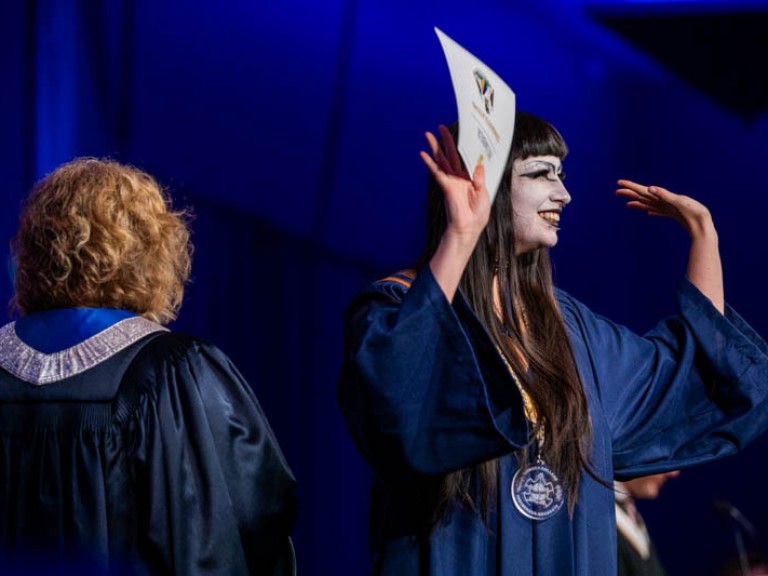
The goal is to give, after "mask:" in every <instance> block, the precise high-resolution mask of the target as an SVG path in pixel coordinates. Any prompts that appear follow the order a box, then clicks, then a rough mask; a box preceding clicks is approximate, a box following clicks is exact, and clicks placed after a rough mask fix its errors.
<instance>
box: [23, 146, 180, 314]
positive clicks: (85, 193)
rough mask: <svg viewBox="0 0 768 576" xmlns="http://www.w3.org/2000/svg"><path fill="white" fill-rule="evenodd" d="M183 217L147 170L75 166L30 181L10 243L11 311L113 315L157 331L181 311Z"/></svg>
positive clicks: (95, 162) (102, 163)
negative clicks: (148, 323)
mask: <svg viewBox="0 0 768 576" xmlns="http://www.w3.org/2000/svg"><path fill="white" fill-rule="evenodd" d="M188 220H189V214H188V212H186V211H184V210H181V211H174V210H173V208H172V206H171V201H170V198H169V197H168V196H167V195H166V194H165V193H164V191H163V190H162V189H161V188H160V186H159V184H158V183H157V181H156V180H155V179H154V178H153V177H152V176H150V175H149V174H147V173H146V172H144V171H142V170H139V169H137V168H134V167H132V166H126V165H123V164H119V163H118V162H115V161H112V160H102V159H97V158H77V159H75V160H73V161H71V162H68V163H67V164H64V165H62V166H60V167H59V168H57V169H56V170H55V171H54V172H52V173H51V174H49V175H48V176H46V177H45V178H43V179H42V180H41V181H40V182H38V183H37V184H36V185H35V187H34V188H33V190H32V192H31V193H30V195H29V197H28V198H27V200H26V202H25V204H24V207H23V210H22V214H21V217H20V222H19V229H18V232H17V234H16V236H15V237H14V238H13V240H12V248H13V252H14V258H15V261H16V264H17V266H18V268H17V271H16V281H15V282H16V295H15V296H14V301H13V304H14V305H15V306H16V307H17V308H18V309H19V310H20V311H21V312H22V313H23V314H28V313H30V312H36V311H41V310H50V309H54V308H72V307H88V308H120V309H123V310H130V311H132V312H135V313H136V314H139V315H140V316H143V317H145V318H148V319H150V320H154V321H155V322H160V323H162V324H165V323H167V322H169V321H171V320H173V319H174V318H176V314H177V313H178V310H179V308H180V307H181V302H182V299H183V296H184V284H185V283H186V281H187V280H188V278H189V273H190V267H191V256H192V244H191V242H190V232H189V229H188V225H187V223H188Z"/></svg>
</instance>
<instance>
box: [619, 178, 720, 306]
mask: <svg viewBox="0 0 768 576" xmlns="http://www.w3.org/2000/svg"><path fill="white" fill-rule="evenodd" d="M618 184H619V189H618V190H616V195H617V196H621V197H623V198H626V199H627V200H628V202H627V207H628V208H634V209H636V210H643V211H645V212H647V213H648V214H650V215H651V216H664V217H666V218H672V219H673V220H676V221H677V222H679V223H680V224H681V225H682V226H683V228H685V229H686V230H687V231H688V234H690V236H691V249H690V252H689V254H688V279H689V280H690V281H691V282H692V283H693V284H694V285H695V286H696V287H697V288H698V289H699V290H700V291H701V293H702V294H704V295H705V296H706V297H707V298H709V299H710V300H711V301H712V304H713V305H714V306H715V308H717V309H718V310H719V311H720V313H723V312H724V310H725V295H724V289H723V268H722V263H721V261H720V251H719V248H718V237H717V230H715V224H714V222H713V221H712V215H711V214H710V212H709V209H708V208H707V207H706V206H704V205H703V204H702V203H701V202H698V201H696V200H694V199H693V198H690V197H689V196H683V195H682V194H674V193H672V192H670V191H669V190H667V189H665V188H661V187H659V186H643V185H642V184H638V183H636V182H632V181H631V180H619V181H618Z"/></svg>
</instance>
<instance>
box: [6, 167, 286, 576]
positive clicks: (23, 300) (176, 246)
mask: <svg viewBox="0 0 768 576" xmlns="http://www.w3.org/2000/svg"><path fill="white" fill-rule="evenodd" d="M14 252H15V257H16V263H17V266H18V269H17V272H16V278H15V282H16V295H15V305H16V307H17V308H18V310H19V311H20V312H21V317H20V318H19V319H18V320H17V321H15V322H12V323H10V324H6V325H5V326H3V327H2V328H0V574H14V575H16V574H30V575H31V574H41V573H44V574H89V575H90V574H119V575H144V574H164V575H165V574H178V575H197V574H206V575H214V574H216V575H240V574H242V575H245V574H258V575H289V574H294V559H293V549H292V544H291V542H290V539H289V534H290V532H291V530H292V527H293V524H294V520H295V514H296V505H295V495H294V485H295V481H294V478H293V475H292V474H291V471H290V469H289V468H288V466H287V464H286V462H285V459H284V457H283V455H282V453H281V451H280V448H279V446H278V444H277V441H276V439H275V437H274V434H273V432H272V430H271V429H270V427H269V424H268V422H267V419H266V417H265V416H264V413H263V412H262V410H261V407H260V406H259V403H258V401H257V399H256V397H255V396H254V394H253V391H252V390H251V388H250V387H249V385H248V384H247V383H246V382H245V380H244V379H243V377H242V376H241V375H240V373H239V372H238V370H237V368H235V366H233V364H232V362H231V361H230V360H229V359H228V358H227V357H226V356H225V355H224V354H223V353H222V352H221V351H220V350H219V349H218V348H216V347H215V346H214V345H212V344H210V343H208V342H205V341H203V340H200V339H198V338H195V337H192V336H187V335H183V334H176V333H171V332H169V331H168V329H166V328H165V327H164V324H166V323H167V322H169V321H170V320H172V319H173V318H174V317H175V316H176V313H177V311H178V308H179V306H180V305H181V302H182V296H183V292H184V284H185V282H186V280H187V278H188V276H189V272H190V256H191V244H190V242H189V231H188V229H187V225H186V217H185V214H184V212H180V211H174V210H173V209H172V207H171V205H170V201H169V199H168V198H167V196H166V195H165V194H164V193H163V191H162V190H161V189H160V187H159V186H158V184H157V182H156V181H155V180H154V179H153V178H152V177H151V176H149V175H148V174H146V173H144V172H142V171H140V170H138V169H135V168H132V167H129V166H124V165H121V164H118V163H116V162H113V161H104V160H97V159H78V160H74V161H72V162H70V163H68V164H65V165H64V166H62V167H60V168H58V169H57V170H55V171H54V172H53V173H51V174H50V175H48V176H46V177H45V178H44V179H43V180H42V181H41V182H40V183H39V184H37V186H36V187H35V188H34V190H33V191H32V193H31V195H30V196H29V198H28V199H27V201H26V204H25V206H24V209H23V212H22V215H21V220H20V226H19V230H18V233H17V236H16V237H15V239H14Z"/></svg>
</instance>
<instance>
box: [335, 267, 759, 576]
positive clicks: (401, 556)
mask: <svg viewBox="0 0 768 576" xmlns="http://www.w3.org/2000/svg"><path fill="white" fill-rule="evenodd" d="M409 284H410V280H409V279H408V278H407V277H405V276H404V275H402V274H399V275H395V276H393V277H390V278H388V279H385V280H383V281H380V282H377V283H375V284H373V286H372V287H371V288H370V290H368V291H367V292H365V293H364V294H362V295H361V296H360V297H359V298H358V299H357V300H356V301H355V302H354V303H353V305H352V307H351V308H350V311H349V315H348V325H347V356H346V361H345V365H344V369H343V373H342V376H341V379H340V385H339V400H340V404H341V407H342V411H343V413H344V417H345V419H346V422H347V425H348V428H349V430H350V432H351V434H352V436H353V438H354V440H355V443H356V445H357V447H358V449H359V451H360V452H361V454H362V455H363V457H364V458H365V460H366V461H367V462H368V463H369V464H370V466H371V467H372V468H373V471H374V489H373V499H372V506H371V524H372V539H371V541H372V554H373V573H374V574H380V575H388V576H389V575H392V576H411V575H416V574H419V575H427V574H429V575H435V576H437V575H440V576H459V575H467V576H468V575H473V576H477V575H482V576H486V575H487V576H491V575H494V576H512V575H530V574H536V575H537V576H567V575H571V574H573V575H580V576H615V574H616V569H617V565H616V527H615V511H614V495H613V491H612V490H611V488H606V487H605V486H603V485H601V484H599V483H598V482H596V481H595V480H594V479H592V478H591V477H590V476H588V475H586V474H584V475H582V479H581V485H580V491H579V499H578V504H577V506H576V508H575V512H574V514H573V518H569V515H568V513H567V510H566V507H563V509H561V510H560V512H559V513H558V514H557V515H555V516H554V517H552V518H550V519H547V520H544V521H532V520H529V519H527V518H525V517H523V516H522V515H521V514H520V513H519V512H517V510H516V509H515V507H514V504H513V502H512V499H511V495H510V484H511V481H512V477H513V475H514V473H515V471H516V470H517V468H518V464H517V460H516V458H515V451H516V450H517V449H518V448H519V447H520V446H522V445H523V444H524V443H525V442H526V437H527V432H526V421H525V418H524V416H523V408H522V403H521V398H520V395H519V393H518V392H517V389H516V387H515V384H514V383H513V381H512V380H511V378H510V375H509V372H508V370H507V367H506V365H505V364H504V362H503V360H502V359H501V357H500V356H499V354H498V353H497V351H496V348H495V346H494V344H493V342H492V341H491V340H490V338H489V336H488V335H487V333H486V331H485V330H484V328H483V327H482V325H481V324H480V323H479V321H478V320H477V318H476V317H475V316H474V314H473V313H472V311H471V310H470V309H469V307H468V305H467V303H466V301H465V300H464V299H463V297H462V296H461V294H458V295H457V296H456V298H455V299H454V303H453V304H452V305H451V304H449V303H448V301H447V300H446V298H445V297H444V295H443V293H442V291H441V290H440V288H439V286H438V285H437V283H436V281H435V279H434V277H433V276H432V274H431V272H430V271H429V269H428V268H425V269H424V270H423V271H422V272H421V273H420V274H419V275H418V277H417V278H416V279H415V280H414V281H413V285H412V286H411V287H410V289H409V288H408V285H409ZM557 299H558V302H559V305H560V308H561V310H562V312H563V316H564V319H565V323H566V326H567V330H568V334H569V336H570V339H571V343H572V346H573V352H574V355H575V359H576V363H577V365H578V369H579V373H580V375H581V380H582V383H583V385H584V389H585V392H586V395H587V401H588V406H589V413H590V418H591V420H592V429H593V434H594V440H593V446H592V453H591V457H592V461H593V462H594V465H595V468H596V471H597V473H598V474H599V476H600V477H601V478H603V479H604V480H606V481H608V482H609V484H610V482H611V481H612V480H613V478H614V476H616V477H617V478H619V479H622V478H629V477H634V476H638V475H643V474H650V473H655V472H661V471H667V470H672V469H680V468H685V467H687V466H691V465H694V464H698V463H701V462H706V461H709V460H712V459H714V458H718V457H721V456H725V455H726V454H731V453H733V452H735V451H736V450H737V449H738V448H739V447H741V446H742V445H744V444H745V443H747V442H749V441H750V440H752V439H753V438H754V437H755V436H756V435H758V434H759V433H761V432H762V431H763V429H764V428H765V427H766V425H767V424H768V410H767V408H768V407H766V405H765V402H766V399H768V355H767V352H768V347H767V346H766V343H765V342H764V341H763V340H762V339H761V338H760V337H759V336H758V335H757V334H756V333H755V332H754V331H753V330H752V329H751V328H750V327H749V326H748V325H747V323H746V322H745V321H744V320H743V319H742V318H741V317H740V316H739V315H738V314H737V313H736V312H735V311H734V310H732V309H731V308H730V307H728V308H727V311H726V314H725V316H723V315H721V314H719V313H718V311H717V310H716V309H715V308H714V307H713V306H712V304H711V302H710V301H709V300H708V299H707V298H706V297H704V296H703V295H702V294H701V293H700V292H699V291H698V290H697V289H696V288H695V287H694V286H693V285H692V284H691V283H690V282H688V281H687V280H684V281H683V283H682V284H681V287H680V290H679V304H680V315H679V316H676V317H672V318H669V319H667V320H665V321H663V322H661V323H660V324H659V325H658V326H657V327H656V328H655V329H654V330H653V331H651V332H650V333H648V334H646V335H645V336H639V335H636V334H634V333H632V332H631V331H630V330H628V329H627V328H625V327H622V326H619V325H617V324H615V323H613V322H611V321H609V320H607V319H605V318H603V317H601V316H599V315H597V314H594V313H593V312H591V311H590V310H589V309H588V308H587V307H586V306H584V305H583V304H581V303H580V302H578V301H576V300H575V299H574V298H572V297H571V296H569V295H568V294H566V293H564V292H561V291H558V292H557ZM494 458H498V459H499V472H498V486H499V489H498V494H497V495H496V499H495V502H494V503H493V504H492V506H491V510H490V512H489V515H488V516H487V520H486V522H485V524H484V523H483V521H482V519H481V517H480V515H479V514H478V513H477V512H475V511H473V510H472V509H470V508H469V507H468V506H461V505H457V506H454V507H453V509H452V510H451V511H450V512H449V513H448V514H447V515H446V516H445V518H444V519H443V521H442V522H440V523H439V524H438V525H437V526H436V527H435V528H434V529H433V530H432V531H431V532H426V533H425V531H424V530H423V526H424V511H425V510H428V509H429V508H430V502H431V501H434V496H435V495H434V491H435V486H436V485H437V483H436V479H438V478H439V477H440V476H441V475H444V474H446V473H448V472H451V471H455V470H459V469H462V468H466V467H471V466H474V465H476V464H478V463H480V462H483V461H486V460H490V459H494Z"/></svg>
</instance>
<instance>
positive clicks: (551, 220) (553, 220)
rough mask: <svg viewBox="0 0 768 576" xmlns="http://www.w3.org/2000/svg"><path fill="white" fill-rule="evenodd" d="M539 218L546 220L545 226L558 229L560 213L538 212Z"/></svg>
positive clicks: (553, 211)
mask: <svg viewBox="0 0 768 576" xmlns="http://www.w3.org/2000/svg"><path fill="white" fill-rule="evenodd" d="M539 216H541V217H542V218H543V219H544V220H546V222H547V224H549V225H550V226H552V227H553V228H556V229H559V228H560V212H558V211H557V210H545V211H544V212H539Z"/></svg>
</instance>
